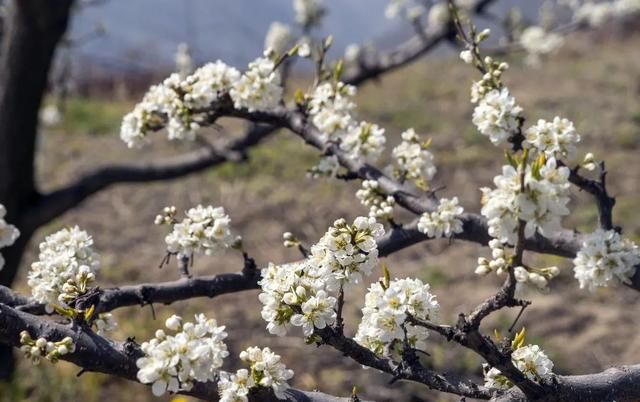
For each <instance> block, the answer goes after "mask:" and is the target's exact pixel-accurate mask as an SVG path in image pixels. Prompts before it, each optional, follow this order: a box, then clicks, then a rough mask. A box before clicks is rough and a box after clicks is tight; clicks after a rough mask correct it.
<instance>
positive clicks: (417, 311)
mask: <svg viewBox="0 0 640 402" xmlns="http://www.w3.org/2000/svg"><path fill="white" fill-rule="evenodd" d="M429 290H430V287H429V285H428V284H425V283H422V281H420V280H419V279H394V280H392V281H390V282H389V283H388V284H385V283H384V279H383V278H380V281H379V282H376V283H374V284H372V285H371V286H370V287H369V291H368V293H367V295H366V296H365V306H364V308H363V309H362V322H361V323H360V325H359V326H358V331H357V333H356V335H355V338H354V339H355V340H356V342H358V343H359V344H361V345H362V346H364V347H366V348H368V349H370V350H371V351H373V352H375V353H376V354H379V355H390V354H392V353H393V352H394V351H395V350H396V349H403V345H404V342H405V332H404V329H403V327H404V328H406V331H407V333H406V335H407V336H406V342H407V343H408V344H409V345H410V347H412V348H415V349H418V350H425V348H426V343H425V340H426V339H427V338H428V336H429V332H428V331H427V329H425V328H423V327H418V326H414V325H412V324H410V323H408V322H406V320H407V316H408V315H411V316H413V317H415V318H417V319H421V320H427V321H433V320H435V319H437V316H438V312H439V309H440V305H439V304H438V302H437V300H436V297H435V296H434V295H433V294H431V293H430V292H429Z"/></svg>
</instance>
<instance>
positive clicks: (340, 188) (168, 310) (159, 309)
mask: <svg viewBox="0 0 640 402" xmlns="http://www.w3.org/2000/svg"><path fill="white" fill-rule="evenodd" d="M639 47H640V37H638V36H635V37H630V38H625V39H624V40H618V39H616V40H613V39H608V40H607V39H605V40H599V41H594V40H593V38H591V37H579V38H575V39H574V40H573V41H571V44H570V45H568V46H567V47H565V48H564V49H563V50H562V54H559V55H556V56H555V57H553V58H552V59H551V60H549V61H548V62H546V63H545V64H544V65H543V66H542V67H541V68H538V69H533V68H529V67H526V66H522V65H520V64H519V63H518V62H517V60H511V64H512V69H511V70H510V71H509V73H508V74H507V78H506V80H507V84H508V85H509V87H510V88H511V91H512V93H513V94H514V95H515V96H516V97H517V98H518V101H519V103H520V104H521V105H522V106H523V107H524V109H525V111H526V113H527V116H528V119H529V121H530V122H532V121H535V120H537V119H538V118H545V119H551V118H553V117H554V116H555V115H560V116H563V117H567V118H569V119H571V120H573V121H574V123H575V124H576V127H577V129H578V130H579V132H580V133H581V134H582V137H583V146H582V148H581V150H582V151H584V152H586V151H593V152H594V153H595V155H596V157H602V158H605V159H606V161H607V166H608V170H609V172H610V187H611V192H612V193H613V194H614V195H616V196H617V198H618V204H617V206H616V209H615V221H616V222H617V223H620V224H623V225H624V229H625V233H626V234H627V235H628V236H629V237H631V238H633V239H634V240H635V241H640V217H639V216H638V213H637V205H638V203H639V202H640V196H639V194H640V164H639V163H638V162H637V154H638V150H639V149H640V52H637V51H632V50H633V49H638V48H639ZM474 78H475V76H474V74H473V72H472V71H471V70H470V69H469V68H468V67H467V66H465V65H463V64H462V63H461V62H460V61H459V60H457V59H446V60H427V61H423V62H420V63H417V64H415V65H413V66H411V67H409V68H407V69H404V70H402V71H398V72H396V73H393V74H391V75H389V76H385V77H384V79H383V80H382V81H380V82H376V83H371V84H368V85H367V86H365V87H364V88H362V89H361V91H360V94H359V100H360V103H359V108H360V109H359V110H360V112H361V114H362V115H363V117H365V118H367V119H369V120H371V121H374V122H376V123H378V124H380V125H382V126H384V127H386V128H387V133H388V135H389V138H390V142H391V144H390V145H393V144H395V143H396V142H397V141H398V137H399V133H400V132H401V131H402V130H404V129H406V128H408V127H411V126H413V127H415V128H416V130H417V131H418V132H421V133H424V134H427V135H429V136H432V137H433V151H434V153H435V155H436V161H437V164H438V169H439V172H438V174H437V176H436V179H435V183H434V185H436V186H440V185H446V188H445V189H444V190H443V191H442V195H443V196H453V195H457V196H459V197H460V198H461V201H462V203H463V205H464V206H465V209H466V210H468V211H478V210H479V194H480V193H479V190H478V188H479V187H481V186H484V185H488V184H489V183H490V181H491V179H492V177H493V176H494V175H495V174H496V173H497V172H498V170H499V166H500V165H501V163H502V157H501V154H500V152H499V151H498V150H496V149H495V148H494V147H492V146H491V145H490V144H489V142H488V141H486V139H485V138H484V137H482V136H481V135H479V134H478V133H477V132H476V131H475V129H474V127H473V125H472V124H471V121H470V115H471V112H472V105H471V104H470V103H469V100H468V97H469V85H470V83H471V80H472V79H474ZM129 107H130V104H127V103H124V104H123V103H118V104H112V103H108V102H105V101H98V100H85V99H82V100H74V101H73V102H72V104H71V105H70V106H69V114H68V115H67V121H66V122H65V123H64V125H63V126H62V127H61V128H57V129H51V130H46V131H45V132H43V135H42V140H41V144H40V147H41V150H42V152H41V153H40V159H39V161H38V167H39V171H40V181H41V183H42V184H43V186H44V187H45V188H55V187H56V186H58V185H60V184H61V183H64V182H66V181H67V180H69V179H70V178H73V177H77V176H78V175H79V174H80V173H81V172H83V171H86V170H88V169H90V168H91V167H93V166H97V165H101V164H106V163H109V162H115V161H143V160H152V159H157V158H161V157H162V156H163V155H170V154H175V153H178V152H182V151H185V150H186V149H188V148H189V145H184V144H180V145H178V144H171V145H167V144H165V142H166V141H157V144H155V145H153V146H151V147H150V148H146V149H144V150H141V151H130V150H127V149H126V147H125V145H124V144H123V143H122V142H120V140H119V139H118V136H117V134H116V132H115V131H114V130H117V126H118V124H119V118H120V116H121V115H122V114H124V113H126V111H127V110H128V108H129ZM229 126H230V127H231V128H230V129H227V130H224V131H223V132H217V131H212V132H211V133H209V134H210V135H211V138H213V139H216V140H217V139H220V140H223V139H224V138H228V136H232V135H233V132H234V129H235V128H238V127H239V126H240V124H239V123H237V122H230V125H229ZM108 132H112V133H111V134H109V135H106V133H108ZM315 158H316V153H315V152H314V151H312V150H311V149H309V148H307V147H306V146H305V145H304V144H303V143H302V142H301V141H300V140H299V139H298V138H296V137H294V136H292V135H290V134H288V133H286V132H281V133H279V134H278V135H277V136H275V137H274V138H273V139H271V140H269V141H268V142H267V143H265V144H263V145H262V146H260V147H258V148H256V149H254V150H253V151H251V153H250V161H249V162H248V163H247V164H244V165H231V164H228V165H225V166H222V167H220V168H217V169H214V170H211V171H207V172H203V173H201V174H198V175H194V176H192V177H189V178H186V179H182V180H178V181H172V182H166V183H155V184H148V185H135V186H125V185H122V186H117V187H114V188H112V189H110V190H108V191H105V192H103V193H101V194H99V195H98V196H96V197H93V198H92V199H90V200H88V201H87V202H86V203H84V204H83V205H82V206H81V207H79V208H77V209H76V210H74V211H71V212H70V213H68V214H66V215H65V216H64V217H63V218H61V219H59V220H57V221H55V222H53V223H52V224H51V225H49V226H48V227H46V228H44V229H42V230H41V231H40V232H39V233H38V234H37V235H36V237H35V241H34V243H33V247H31V250H32V251H31V253H30V254H29V255H28V256H27V258H26V259H25V266H24V269H23V270H22V271H21V279H20V281H19V284H18V288H19V289H20V290H22V291H25V292H26V291H28V290H27V288H26V284H25V280H24V278H25V276H26V272H27V269H28V264H29V263H30V262H32V261H33V260H34V259H35V258H36V253H35V250H36V245H37V242H39V241H40V240H41V239H42V238H43V237H44V236H45V235H46V234H48V233H50V232H52V231H54V230H57V229H58V228H60V227H62V226H64V225H72V224H78V225H80V226H81V227H83V228H84V229H86V230H88V231H89V232H90V233H92V234H93V235H94V238H95V242H96V245H97V248H98V250H99V251H100V253H101V255H102V261H103V269H102V271H101V273H100V277H101V281H100V282H101V284H102V285H103V286H109V285H121V284H127V283H135V282H139V281H143V280H144V281H160V280H167V279H169V278H175V277H177V272H175V271H174V270H171V269H166V268H165V269H164V270H162V271H160V270H158V268H157V266H158V263H159V262H160V260H161V259H162V257H163V251H164V247H163V246H164V243H163V238H164V228H159V227H155V226H153V224H152V223H153V218H154V216H155V215H156V214H157V213H158V211H159V210H160V209H161V208H162V207H163V206H165V205H168V204H174V205H176V206H177V207H178V209H179V210H181V209H184V208H187V207H189V206H192V205H195V204H198V203H204V204H213V205H223V206H225V207H226V209H227V211H228V213H229V214H230V216H231V218H232V220H233V223H234V226H235V227H236V228H237V229H238V231H239V232H240V233H242V235H243V236H244V238H245V244H246V248H247V250H248V251H249V253H250V254H251V255H252V256H253V257H254V258H255V259H256V261H257V262H258V263H259V264H260V265H263V264H266V263H267V262H269V261H273V262H284V261H288V260H293V259H297V258H298V255H297V254H296V253H295V252H293V251H291V250H288V249H285V248H283V247H281V236H282V233H283V232H285V231H293V232H295V233H296V234H297V235H298V236H300V237H301V238H302V239H304V240H305V241H306V242H307V243H313V242H315V241H316V240H317V239H318V238H319V237H320V236H321V235H322V234H323V233H324V231H325V230H326V227H327V226H328V225H329V224H330V223H331V222H332V221H333V220H334V219H336V218H338V217H346V218H348V219H352V218H353V217H355V216H357V215H361V214H365V213H366V210H365V209H364V208H363V207H362V206H361V205H360V204H359V202H358V201H357V199H356V198H355V196H354V192H355V189H356V187H357V185H356V183H347V184H345V183H343V182H337V181H334V182H331V181H310V180H307V179H305V174H304V172H305V170H306V168H308V167H309V166H311V165H312V164H313V163H314V160H315ZM573 195H574V202H573V206H574V209H575V212H574V213H573V215H572V216H571V217H570V218H569V219H567V220H566V222H565V226H567V227H577V228H579V229H580V230H591V229H593V228H594V227H595V223H596V221H595V207H594V206H593V205H592V204H591V203H590V202H589V199H588V198H587V197H585V196H584V195H583V194H580V193H579V192H577V191H576V190H574V194H573ZM486 255H487V251H486V250H484V249H482V248H481V247H479V246H477V245H475V244H467V243H464V242H456V243H454V244H449V243H448V242H447V241H434V242H429V243H424V244H420V245H417V246H414V247H412V248H409V249H406V250H404V251H402V252H399V253H397V254H395V255H393V256H392V257H391V258H388V261H387V263H388V265H389V266H390V268H391V270H392V274H393V275H395V276H410V275H415V276H417V277H419V278H421V279H423V280H426V281H428V282H430V283H431V284H432V286H433V288H434V291H435V293H436V294H437V295H439V300H440V302H441V304H442V305H443V314H442V320H444V321H449V322H450V321H453V320H454V319H455V316H456V314H457V313H458V312H459V311H468V310H469V309H470V308H471V307H473V306H474V305H475V304H476V303H477V302H479V301H480V300H481V299H483V298H484V297H486V296H488V295H489V294H491V293H492V292H494V291H495V289H496V288H497V287H498V286H499V281H498V280H497V279H496V278H494V277H487V278H482V279H479V278H477V277H476V276H475V275H474V274H473V270H474V268H475V262H476V259H477V257H478V256H486ZM540 258H541V259H543V260H545V261H548V262H553V263H554V264H556V263H557V264H559V266H560V267H561V269H562V274H561V276H560V277H559V278H558V279H557V280H555V281H554V282H553V283H552V289H553V290H552V292H551V294H549V295H531V299H532V300H533V301H534V303H533V305H532V306H531V307H530V308H528V309H527V311H526V313H525V315H524V317H523V321H522V322H523V323H524V324H525V325H526V326H527V329H528V333H529V334H530V335H529V336H530V341H532V342H537V343H539V344H541V345H542V346H543V347H544V348H545V349H546V350H547V351H548V353H549V355H550V356H551V357H552V359H553V360H554V362H555V364H556V367H557V368H556V371H557V372H558V373H585V372H590V371H595V370H601V369H603V368H605V367H607V366H609V365H612V364H622V363H632V362H638V361H640V335H639V334H638V331H637V327H638V325H639V324H640V317H639V316H638V314H637V313H636V312H635V311H634V310H633V309H629V308H628V307H629V306H630V305H634V304H636V303H638V302H639V301H640V294H638V292H635V291H631V290H628V289H625V288H622V287H619V288H612V289H604V290H602V291H600V292H597V293H595V294H588V293H586V292H582V291H579V290H578V289H577V282H576V281H575V280H574V279H573V277H572V272H571V263H570V261H559V260H557V259H556V258H551V257H540ZM240 267H241V258H240V256H239V255H235V254H233V253H228V254H226V255H223V256H219V257H208V258H200V259H199V260H198V261H196V265H195V269H194V273H195V274H212V273H219V272H227V271H237V270H239V268H240ZM376 275H377V274H376ZM371 279H372V280H375V277H374V278H371ZM364 292H365V288H364V287H363V288H361V289H358V290H356V291H354V292H352V293H351V294H349V295H348V296H347V299H348V304H347V306H346V317H347V327H348V329H347V331H348V333H351V334H352V333H354V332H355V329H356V327H357V323H358V320H359V317H360V313H359V308H360V306H361V305H362V301H363V296H364ZM256 296H257V293H256V292H246V293H241V294H235V295H228V296H223V297H219V298H216V299H213V300H202V299H199V300H193V301H190V302H189V303H179V304H176V305H173V306H168V307H167V306H155V310H156V313H157V315H158V319H157V320H156V321H153V319H152V316H151V311H150V310H149V308H131V309H125V310H121V311H118V312H117V313H116V318H117V319H118V321H119V323H120V328H119V330H118V331H117V333H116V335H115V338H117V339H120V340H122V339H124V338H125V337H127V336H135V337H136V339H138V340H140V341H142V340H145V339H148V338H149V337H151V336H152V334H153V332H154V330H155V328H157V327H159V326H162V325H163V322H164V319H165V318H166V317H168V316H169V315H170V314H172V313H174V312H177V313H178V314H183V315H187V316H188V315H191V314H193V313H194V312H198V311H202V312H204V313H206V314H207V315H210V316H215V317H216V318H217V319H218V320H219V321H220V322H223V323H225V324H226V325H227V328H228V332H229V334H230V345H229V346H230V350H231V354H232V355H237V353H238V352H239V351H240V350H242V349H243V348H244V347H247V346H250V345H254V344H258V345H263V346H270V347H272V348H273V349H275V351H277V352H278V353H281V354H282V355H284V359H285V361H286V362H287V365H289V366H290V367H292V368H293V369H294V370H295V371H296V376H295V378H294V380H293V385H295V386H299V387H302V388H305V389H314V388H317V389H320V390H322V391H325V392H329V393H336V394H342V395H347V394H348V393H349V392H350V390H351V388H352V386H353V385H357V386H358V389H359V390H360V392H361V394H362V396H364V397H367V396H368V397H372V398H373V397H375V398H376V400H394V401H400V400H402V401H410V400H415V401H419V400H429V401H447V400H457V399H455V398H449V397H446V396H442V395H432V394H430V393H428V392H426V391H425V390H424V389H423V388H420V387H415V386H411V385H407V384H395V385H393V386H390V387H389V386H387V381H388V378H386V377H384V376H380V375H378V374H376V373H374V372H373V371H372V370H362V369H361V368H360V367H359V366H358V365H357V364H354V363H352V362H348V361H345V360H344V359H343V358H341V356H340V355H339V354H338V353H336V352H334V351H332V350H331V349H329V348H327V347H323V348H320V349H317V348H315V347H311V346H307V345H305V344H304V342H303V340H302V338H301V337H297V336H291V337H287V338H275V337H272V336H269V335H268V334H267V333H266V332H265V331H264V330H263V328H264V326H265V324H264V322H262V321H261V319H260V315H259V303H258V301H257V297H256ZM514 316H515V312H514V311H509V312H503V313H500V314H498V315H497V317H496V319H495V320H493V321H492V322H491V323H487V327H486V329H487V330H491V329H492V328H493V327H497V328H503V329H505V328H506V327H507V326H508V325H509V324H510V323H511V321H512V320H513V318H514ZM431 342H432V346H431V349H430V353H431V358H429V359H425V364H428V365H430V366H433V367H434V368H436V369H439V370H443V371H447V372H458V373H461V374H462V373H464V374H471V375H476V376H479V375H480V374H481V369H480V363H481V362H480V360H479V359H478V358H477V357H476V356H474V355H473V354H470V353H469V352H467V351H465V350H463V349H461V348H458V347H456V346H454V345H447V344H446V342H442V341H441V340H439V339H438V338H437V337H436V336H433V339H432V341H431ZM232 360H233V359H230V361H229V363H231V365H232V364H233V361H232ZM229 368H230V369H231V368H233V367H232V366H229ZM77 371H78V369H77V368H76V367H74V366H72V365H69V364H66V363H60V364H58V365H57V366H56V367H53V368H52V367H51V366H50V365H48V364H43V366H42V367H39V368H34V367H32V366H30V364H29V363H28V362H24V361H23V362H22V363H21V366H20V374H19V375H18V377H17V378H18V381H17V384H14V385H12V386H7V385H2V386H0V402H9V401H21V400H26V401H30V402H46V401H52V402H53V401H58V402H67V401H69V402H70V401H79V400H82V401H87V402H92V401H99V400H105V399H107V398H108V399H109V400H126V399H129V400H131V398H132V395H135V398H134V399H135V400H136V401H156V400H158V401H159V400H167V401H168V400H171V397H164V398H154V397H153V396H152V395H151V393H150V392H149V390H148V389H146V387H143V386H141V385H139V384H134V383H130V382H126V381H121V380H118V379H114V378H108V377H105V376H102V375H97V374H90V373H88V374H84V375H82V376H81V377H80V378H79V379H77V378H76V377H75V374H76V373H77Z"/></svg>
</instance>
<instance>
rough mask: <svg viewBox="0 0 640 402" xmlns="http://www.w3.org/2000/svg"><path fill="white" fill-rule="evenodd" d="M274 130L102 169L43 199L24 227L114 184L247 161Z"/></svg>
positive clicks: (254, 131) (27, 216) (255, 131)
mask: <svg viewBox="0 0 640 402" xmlns="http://www.w3.org/2000/svg"><path fill="white" fill-rule="evenodd" d="M274 131H275V128H274V127H271V126H264V125H254V126H252V128H251V129H250V130H249V132H248V133H247V134H246V135H245V136H244V137H242V138H240V139H238V140H236V141H234V142H232V143H231V144H230V145H229V146H228V147H226V148H225V149H223V150H215V149H213V148H211V147H204V148H203V149H200V150H198V151H194V152H191V153H188V154H185V155H181V156H179V157H176V158H173V159H170V160H167V161H164V162H159V163H149V164H138V165H115V166H106V167H103V168H99V169H97V170H96V171H94V172H92V173H88V174H86V175H85V176H83V177H81V178H80V179H78V180H77V181H76V182H74V183H71V184H70V185H68V186H66V187H64V188H61V189H59V190H56V191H53V192H51V193H49V194H46V195H43V196H41V197H39V198H38V199H37V202H36V203H35V205H34V206H33V207H32V208H30V209H29V210H27V211H26V212H25V213H24V214H23V216H22V222H23V225H24V226H25V227H32V228H37V227H38V226H40V225H42V224H44V223H46V222H49V221H50V220H51V219H54V218H55V217H57V216H59V215H61V214H63V213H64V212H66V211H68V210H69V209H71V208H73V207H75V206H76V205H78V204H79V203H81V202H82V201H84V200H85V199H87V198H88V197H90V196H91V195H93V194H95V193H97V192H98V191H100V190H103V189H105V188H106V187H109V186H110V185H112V184H116V183H139V182H149V181H158V180H167V179H173V178H177V177H182V176H185V175H188V174H191V173H195V172H199V171H202V170H204V169H207V168H211V167H213V166H216V165H219V164H222V163H224V162H226V161H234V160H238V159H239V158H244V157H245V155H246V152H247V150H248V149H249V148H251V147H253V146H254V145H257V144H258V143H260V142H261V141H262V140H263V139H265V138H266V137H268V136H269V135H270V134H272V133H273V132H274Z"/></svg>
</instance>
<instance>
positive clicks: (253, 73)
mask: <svg viewBox="0 0 640 402" xmlns="http://www.w3.org/2000/svg"><path fill="white" fill-rule="evenodd" d="M283 91H284V89H283V88H282V86H281V85H280V72H279V71H278V70H277V69H275V63H274V62H273V60H271V59H270V58H268V57H259V58H257V59H255V60H254V61H252V62H251V63H249V68H248V69H247V71H246V72H245V73H244V74H243V75H242V76H241V77H240V79H238V80H237V81H236V82H235V83H234V84H233V86H232V87H231V90H230V91H229V95H231V99H233V104H234V105H235V107H236V108H239V109H240V108H246V109H247V110H249V112H254V111H268V110H272V109H274V108H276V107H277V106H278V105H279V104H280V101H281V100H282V93H283Z"/></svg>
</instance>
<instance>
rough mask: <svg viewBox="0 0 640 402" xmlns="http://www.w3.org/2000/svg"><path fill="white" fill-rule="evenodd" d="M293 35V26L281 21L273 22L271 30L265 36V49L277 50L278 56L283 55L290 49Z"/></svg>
mask: <svg viewBox="0 0 640 402" xmlns="http://www.w3.org/2000/svg"><path fill="white" fill-rule="evenodd" d="M292 39H293V35H292V34H291V28H290V27H289V26H288V25H286V24H283V23H281V22H277V21H275V22H272V23H271V25H270V26H269V31H267V35H266V36H265V38H264V49H265V50H267V51H269V50H271V51H273V52H275V54H276V55H277V56H282V55H283V54H284V53H285V52H286V51H287V50H288V49H289V44H290V43H291V40H292Z"/></svg>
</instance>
